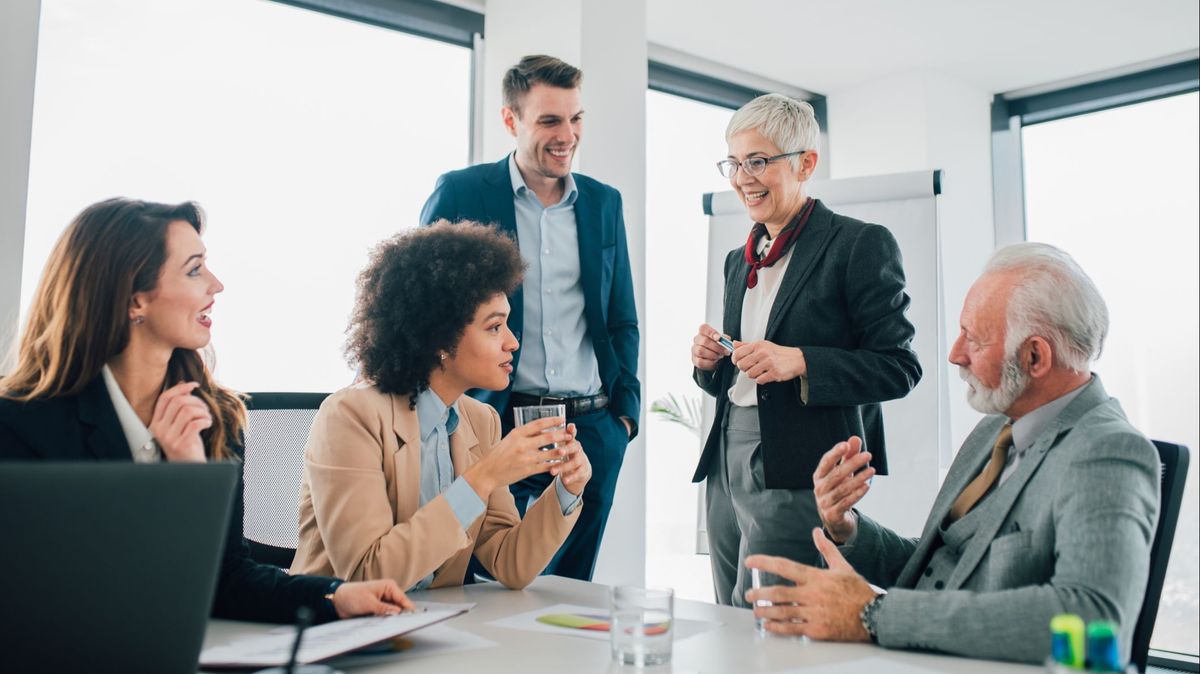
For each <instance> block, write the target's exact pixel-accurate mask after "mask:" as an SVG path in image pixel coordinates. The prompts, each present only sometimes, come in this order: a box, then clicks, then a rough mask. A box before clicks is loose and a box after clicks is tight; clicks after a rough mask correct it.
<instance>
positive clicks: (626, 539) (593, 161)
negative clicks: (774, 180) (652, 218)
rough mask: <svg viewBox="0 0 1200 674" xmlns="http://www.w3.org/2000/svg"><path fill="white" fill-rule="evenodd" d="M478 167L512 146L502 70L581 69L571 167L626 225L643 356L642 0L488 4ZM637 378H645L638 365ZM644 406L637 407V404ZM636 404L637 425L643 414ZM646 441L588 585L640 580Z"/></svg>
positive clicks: (633, 460) (635, 456)
mask: <svg viewBox="0 0 1200 674" xmlns="http://www.w3.org/2000/svg"><path fill="white" fill-rule="evenodd" d="M484 31H485V34H486V35H487V36H488V37H487V38H486V39H485V40H484V45H483V49H484V54H483V69H482V72H483V77H484V78H485V82H484V83H483V90H484V94H483V110H482V114H483V124H482V132H483V139H482V147H483V148H484V153H483V161H496V160H498V159H499V158H500V157H502V156H503V155H504V154H505V153H506V152H508V151H510V150H511V149H512V148H513V140H512V137H511V136H509V134H508V132H507V131H506V130H505V129H504V127H503V126H502V125H501V123H500V107H501V105H502V100H501V87H500V82H501V79H502V78H503V76H504V72H505V71H506V70H508V68H510V67H511V66H512V65H513V64H515V63H516V62H517V61H519V60H520V59H521V57H522V56H525V55H527V54H539V53H542V54H549V55H551V56H556V57H558V58H561V59H563V60H564V61H566V62H568V63H570V64H572V65H574V66H577V67H578V68H580V69H582V70H583V107H584V110H585V111H586V115H585V117H584V120H585V121H584V131H583V136H582V138H581V140H580V150H579V153H578V154H577V157H576V165H575V169H576V170H577V171H579V172H581V173H585V174H587V175H590V176H592V177H593V178H596V179H598V180H601V181H603V182H605V183H608V184H610V185H612V186H613V187H616V188H617V189H618V190H620V191H621V196H622V198H623V199H624V203H625V229H626V233H627V235H628V238H629V257H630V263H631V265H632V267H633V283H634V293H635V296H636V298H637V305H638V317H639V323H640V325H641V326H642V334H643V339H642V358H643V361H644V357H645V337H644V335H645V326H646V320H645V313H644V312H645V309H644V307H645V299H646V282H645V259H646V256H645V240H646V237H645V219H646V5H645V0H609V1H607V2H603V3H600V2H585V0H490V1H489V2H488V3H487V12H486V14H485V24H484ZM639 376H640V377H641V378H642V380H643V381H645V365H644V362H643V363H642V364H641V365H640V366H639ZM643 402H644V401H643ZM645 409H646V405H643V422H642V424H643V427H644V425H645V423H646V422H645V419H644V417H645V411H644V410H645ZM644 438H645V436H644V435H643V436H639V438H638V439H636V440H635V441H634V442H633V443H631V444H630V446H629V449H628V450H627V451H626V453H625V464H624V466H623V468H622V469H621V477H620V480H619V482H618V484H617V493H616V499H615V503H614V505H613V510H612V515H611V516H610V517H609V522H608V529H607V531H606V532H605V535H604V542H603V545H602V546H601V548H600V558H599V560H598V561H597V564H596V574H595V579H596V580H597V581H598V582H602V583H632V584H642V583H643V581H644V579H645V573H646V570H645V562H644V560H645V558H646V542H645V531H646V520H645V509H646V460H645V451H646V446H645V440H644Z"/></svg>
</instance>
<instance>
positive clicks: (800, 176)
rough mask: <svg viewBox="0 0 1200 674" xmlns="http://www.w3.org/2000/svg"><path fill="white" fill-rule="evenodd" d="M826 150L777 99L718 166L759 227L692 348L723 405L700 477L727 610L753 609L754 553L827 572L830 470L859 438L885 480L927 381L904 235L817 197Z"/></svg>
mask: <svg viewBox="0 0 1200 674" xmlns="http://www.w3.org/2000/svg"><path fill="white" fill-rule="evenodd" d="M819 139H820V127H819V125H818V123H817V120H816V116H815V115H814V113H813V108H812V106H811V105H809V104H808V103H806V102H804V101H798V100H795V99H792V98H789V97H787V96H782V95H780V94H767V95H765V96H760V97H758V98H756V99H754V100H753V101H750V102H749V103H747V104H746V105H745V106H744V107H742V108H741V109H740V110H738V111H737V112H736V113H735V114H734V116H733V119H732V120H730V122H729V127H728V128H727V129H726V133H725V140H726V142H727V143H728V146H729V156H728V157H726V158H725V159H723V160H721V161H719V162H717V168H718V170H720V172H721V174H722V175H724V176H725V177H726V178H728V179H729V183H730V186H731V187H732V188H733V190H734V191H735V192H736V193H737V195H738V197H740V198H741V200H742V203H743V204H744V205H745V207H746V213H747V215H748V216H749V218H750V220H751V221H752V222H753V226H752V227H751V228H750V231H749V232H748V237H747V241H746V245H745V246H744V247H739V248H736V249H734V250H732V251H730V252H729V255H728V256H727V257H726V259H725V312H724V316H725V318H724V322H723V324H722V326H721V329H719V330H718V329H717V328H714V327H712V326H710V325H701V326H700V328H699V330H698V331H697V334H696V336H695V338H694V339H693V344H692V364H693V365H694V366H695V373H694V377H695V380H696V383H697V384H699V385H700V387H701V388H702V389H704V391H706V392H707V393H709V394H710V395H712V396H714V397H715V398H716V401H717V413H716V417H715V422H714V423H713V426H712V429H711V430H710V432H709V435H708V440H707V442H706V443H705V446H704V452H703V454H702V455H701V458H700V464H699V466H698V467H697V468H696V473H695V475H694V478H693V479H694V480H695V481H696V482H699V481H701V480H705V479H707V481H708V483H707V496H708V511H707V516H708V541H709V549H710V552H711V562H712V568H713V585H714V587H715V589H716V593H717V601H718V602H720V603H722V604H734V605H745V601H744V597H745V593H746V590H747V589H748V587H749V582H748V574H747V572H746V570H745V568H744V565H743V562H744V560H745V558H746V556H747V555H750V554H757V553H765V554H771V555H779V556H784V557H788V558H790V559H794V560H798V561H801V562H804V563H810V564H811V563H815V562H816V560H817V555H816V548H815V547H814V546H813V543H812V537H811V535H810V533H809V532H810V531H811V530H812V528H813V527H819V526H821V524H820V522H821V520H820V517H819V516H818V514H817V504H816V501H815V498H814V496H813V491H812V487H813V473H814V471H816V470H817V464H818V462H819V460H820V458H821V456H822V455H823V454H824V453H825V452H826V450H828V449H829V448H830V447H832V446H833V445H834V444H835V443H837V442H839V441H841V440H844V439H845V438H847V437H848V436H852V435H856V436H859V437H861V438H862V439H863V441H864V443H863V444H864V451H869V452H870V453H871V466H870V467H869V468H867V470H868V471H872V472H878V473H879V474H884V473H885V472H886V468H887V462H886V459H885V456H884V442H883V420H882V417H881V415H880V412H879V403H880V402H882V401H885V400H891V399H893V398H900V397H903V396H905V395H907V394H908V392H909V391H911V390H912V388H913V387H914V386H916V384H917V382H918V381H919V380H920V378H921V366H920V364H919V363H918V362H917V356H916V354H915V353H914V352H913V350H912V348H911V344H912V338H913V334H914V329H913V326H912V324H911V323H910V322H909V321H908V319H907V318H905V316H904V313H905V310H906V309H907V308H908V305H909V297H908V295H907V294H906V293H905V282H904V269H903V266H902V264H901V258H900V248H899V246H898V245H897V244H896V239H895V237H893V236H892V234H891V232H889V231H888V230H887V228H886V227H883V226H880V225H874V224H868V223H865V222H860V221H858V220H855V219H853V218H848V217H845V216H841V215H837V214H835V213H834V212H833V211H831V210H829V208H828V207H826V206H825V205H824V204H822V203H821V202H820V200H818V199H813V198H811V197H809V195H808V191H807V187H808V182H809V181H810V180H811V179H812V177H813V172H814V171H815V170H816V168H817V164H818V159H819V150H818V148H819ZM722 342H725V344H723V343H722ZM838 496H839V497H844V498H853V497H856V496H858V495H856V494H844V495H838Z"/></svg>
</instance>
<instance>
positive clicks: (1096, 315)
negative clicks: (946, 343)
mask: <svg viewBox="0 0 1200 674" xmlns="http://www.w3.org/2000/svg"><path fill="white" fill-rule="evenodd" d="M1107 332H1108V310H1107V309H1106V307H1105V305H1104V300H1103V299H1102V298H1101V297H1100V294H1099V292H1098V291H1097V289H1096V287H1095V285H1094V284H1093V283H1092V281H1091V279H1090V278H1088V276H1087V275H1086V274H1085V273H1084V272H1083V270H1082V269H1081V268H1080V267H1079V266H1078V265H1077V264H1076V263H1075V261H1074V260H1073V259H1072V258H1071V257H1070V256H1069V255H1067V254H1066V253H1064V252H1063V251H1061V250H1059V249H1057V248H1054V247H1053V246H1048V245H1045V244H1038V243H1025V244H1018V245H1015V246H1009V247H1007V248H1004V249H1001V250H999V251H997V252H996V253H995V254H994V255H993V256H992V258H991V260H990V261H989V262H988V264H987V267H986V268H985V270H984V273H983V275H982V276H981V277H980V278H979V279H978V280H977V281H976V282H975V284H974V286H972V287H971V290H970V292H969V293H968V294H967V298H966V301H965V303H964V305H963V310H962V317H961V331H960V333H959V336H958V339H957V340H956V341H955V343H954V346H953V348H952V349H951V350H950V362H951V363H954V364H955V365H958V367H959V370H960V372H961V375H962V378H963V379H964V380H966V382H967V386H968V393H967V398H968V400H969V402H970V403H971V405H972V406H973V407H974V408H975V409H977V410H979V411H980V412H983V413H985V414H987V415H989V416H987V417H986V418H985V419H983V420H982V421H980V422H979V424H978V425H977V426H976V427H975V429H974V430H973V431H972V432H971V434H970V436H969V437H968V438H967V439H966V441H965V442H964V443H963V447H962V449H961V450H960V451H959V453H958V456H957V457H955V460H954V463H953V465H952V466H951V467H950V471H949V473H948V474H947V476H946V480H945V482H944V483H943V485H942V489H941V491H940V492H939V493H938V496H937V499H936V500H935V501H934V505H933V510H932V512H931V513H930V515H929V519H928V520H927V521H926V523H925V527H924V531H923V533H922V535H921V537H920V538H916V539H912V538H904V537H902V536H900V535H898V534H897V533H895V532H894V531H892V530H890V529H888V528H886V527H885V526H883V525H882V524H880V523H879V522H876V521H874V520H872V519H871V518H869V517H867V516H866V515H863V514H862V513H860V512H858V511H857V510H856V509H854V507H853V506H854V504H855V503H857V502H858V501H859V500H860V499H861V498H862V497H863V496H864V495H865V494H866V493H867V491H868V489H869V488H870V477H871V470H870V468H867V466H868V464H869V462H870V455H869V453H867V452H860V451H859V450H860V447H861V441H860V440H859V439H858V438H857V437H853V438H850V439H849V440H848V441H846V442H841V443H838V444H837V445H836V446H834V447H833V449H831V450H830V451H829V452H827V453H826V454H825V456H824V457H823V458H822V460H821V463H820V464H819V466H818V467H817V470H816V472H815V473H814V475H813V481H814V492H815V494H816V499H817V506H818V509H819V512H820V516H821V521H822V523H823V524H824V531H822V530H821V529H814V530H813V540H814V542H815V543H816V545H817V548H818V549H819V550H820V552H821V554H822V556H823V557H824V560H825V562H826V565H827V567H828V568H820V569H819V568H814V567H809V566H804V565H802V564H798V563H796V562H793V561H790V560H787V559H783V558H780V557H767V556H762V555H756V556H751V557H749V558H747V560H746V566H748V567H750V568H758V569H762V570H764V571H770V572H772V573H776V574H779V575H782V576H784V577H786V578H790V579H791V580H793V581H794V582H795V587H770V588H764V589H761V590H752V591H750V592H749V593H747V595H746V599H747V600H748V601H751V602H756V601H760V600H765V601H767V602H771V603H772V604H773V605H771V606H760V607H758V608H756V609H755V614H756V615H758V616H761V617H763V618H767V619H769V621H770V622H768V623H767V629H768V630H770V631H772V632H778V633H787V634H804V635H808V636H810V637H813V638H817V639H827V640H835V641H868V640H870V641H875V642H877V643H879V644H880V645H882V646H886V647H892V648H916V649H924V650H936V651H944V652H947V653H954V654H958V655H965V656H969V657H978V658H989V659H998V660H1016V661H1025V662H1041V661H1042V660H1043V659H1044V658H1045V657H1046V656H1047V655H1048V654H1049V652H1050V631H1049V628H1048V626H1049V622H1050V618H1051V617H1052V616H1054V615H1055V614H1058V613H1077V614H1079V615H1081V616H1082V617H1083V618H1084V619H1085V620H1110V621H1113V622H1115V623H1116V624H1117V625H1118V626H1119V629H1120V635H1121V639H1120V645H1121V650H1122V655H1123V657H1126V658H1127V657H1128V654H1129V646H1130V642H1131V639H1132V634H1133V629H1134V626H1135V623H1136V621H1137V616H1138V612H1139V610H1140V609H1141V605H1142V599H1143V593H1144V592H1145V587H1146V577H1147V574H1148V571H1149V559H1150V543H1151V540H1152V538H1153V536H1154V529H1155V525H1156V522H1157V517H1158V500H1159V464H1158V454H1157V453H1156V451H1155V449H1154V446H1153V445H1152V444H1151V443H1150V442H1149V441H1148V440H1147V439H1146V438H1145V436H1143V435H1142V434H1141V433H1139V432H1138V431H1137V429H1135V428H1133V426H1131V425H1130V424H1129V422H1128V421H1127V420H1126V419H1125V414H1124V413H1123V412H1122V411H1121V406H1120V404H1119V403H1118V402H1117V401H1116V399H1114V398H1110V397H1109V396H1108V394H1107V393H1106V392H1105V390H1104V387H1103V386H1102V385H1101V384H1100V378H1099V377H1098V376H1096V375H1094V374H1092V373H1091V372H1090V370H1089V365H1090V364H1091V362H1092V361H1093V360H1095V358H1096V357H1097V356H1099V354H1100V350H1101V348H1102V346H1103V343H1104V337H1105V335H1106V333H1107ZM860 574H861V575H860ZM868 581H869V582H870V583H874V584H876V585H878V586H881V587H887V588H889V589H888V591H887V592H885V593H883V594H876V592H875V591H874V590H873V589H872V587H871V586H870V585H869V584H868Z"/></svg>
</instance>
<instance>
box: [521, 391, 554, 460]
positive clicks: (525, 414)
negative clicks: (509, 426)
mask: <svg viewBox="0 0 1200 674" xmlns="http://www.w3.org/2000/svg"><path fill="white" fill-rule="evenodd" d="M546 417H562V418H564V419H566V417H567V406H566V405H525V406H523V407H514V408H513V422H514V424H515V425H516V426H524V425H525V424H527V423H529V422H531V421H537V420H538V419H545V418H546ZM566 427H567V426H566V423H565V422H564V423H562V424H559V425H558V426H553V427H551V428H547V429H546V430H545V431H544V432H545V433H552V432H554V431H561V430H563V429H565V428H566ZM557 446H558V445H556V444H555V443H553V442H551V443H550V444H548V445H544V446H542V447H540V448H539V449H541V450H542V451H543V452H545V451H549V450H551V449H554V448H555V447H557ZM561 461H562V459H552V460H550V461H547V463H559V462H561Z"/></svg>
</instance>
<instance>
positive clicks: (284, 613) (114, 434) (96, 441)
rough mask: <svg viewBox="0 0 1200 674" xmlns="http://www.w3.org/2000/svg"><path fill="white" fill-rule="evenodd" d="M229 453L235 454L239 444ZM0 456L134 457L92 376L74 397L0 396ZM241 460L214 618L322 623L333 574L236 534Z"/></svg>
mask: <svg viewBox="0 0 1200 674" xmlns="http://www.w3.org/2000/svg"><path fill="white" fill-rule="evenodd" d="M235 450H236V451H237V454H239V455H240V454H241V447H236V448H235ZM0 460H9V461H12V460H17V461H132V460H133V456H132V454H131V453H130V451H129V444H128V442H127V441H126V440H125V433H124V432H123V431H122V430H121V424H120V422H119V421H118V420H117V413H116V410H115V409H114V408H113V404H112V400H111V399H110V398H109V397H108V389H107V388H106V387H105V385H104V378H103V377H96V378H95V379H94V380H93V381H92V383H90V384H88V386H87V388H85V389H84V390H83V391H82V392H81V393H80V394H79V395H74V396H62V397H58V398H51V399H48V400H38V401H34V402H29V403H17V402H14V401H11V400H5V399H2V398H0ZM240 465H241V464H240V462H239V474H238V487H237V490H236V494H237V496H236V497H235V498H234V505H233V513H232V514H231V516H230V519H229V528H228V531H227V533H226V537H225V553H224V556H223V558H222V560H221V568H220V577H219V578H218V579H217V592H216V596H215V597H214V600H213V608H212V615H213V617H215V618H228V619H231V620H257V621H262V622H276V623H291V622H295V620H296V609H297V608H299V607H300V606H310V607H312V608H313V609H315V612H316V614H317V616H318V618H319V619H321V620H330V619H333V618H335V617H336V615H334V612H333V610H332V607H330V606H329V602H327V601H325V599H324V596H325V594H326V593H327V592H328V589H329V586H330V583H332V582H333V580H334V579H333V578H323V577H320V576H295V577H293V576H289V575H287V574H286V573H284V572H283V571H282V570H280V569H278V568H276V567H273V566H268V565H266V564H258V563H256V562H255V561H254V560H253V559H251V558H250V548H249V546H247V545H246V540H245V539H244V538H242V511H243V504H242V481H241V471H240ZM181 533H182V534H184V535H186V532H181Z"/></svg>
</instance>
